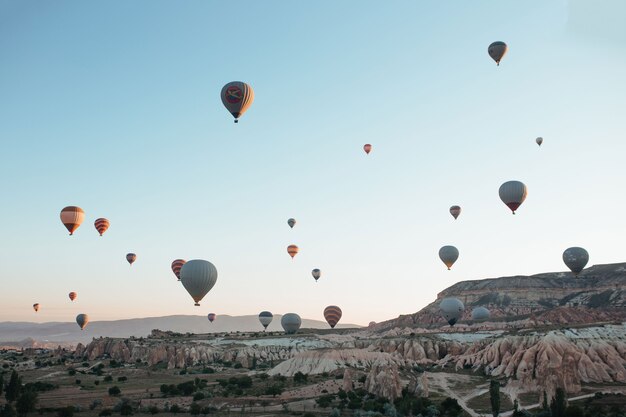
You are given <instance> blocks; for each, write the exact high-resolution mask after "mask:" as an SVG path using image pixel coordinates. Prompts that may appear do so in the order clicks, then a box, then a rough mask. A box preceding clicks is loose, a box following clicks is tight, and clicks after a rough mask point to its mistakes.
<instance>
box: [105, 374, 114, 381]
mask: <svg viewBox="0 0 626 417" xmlns="http://www.w3.org/2000/svg"><path fill="white" fill-rule="evenodd" d="M112 381H113V377H112V376H111V375H107V376H105V377H104V382H112Z"/></svg>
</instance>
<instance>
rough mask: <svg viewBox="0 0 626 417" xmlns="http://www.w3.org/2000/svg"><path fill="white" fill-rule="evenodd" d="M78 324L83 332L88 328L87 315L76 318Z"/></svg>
mask: <svg viewBox="0 0 626 417" xmlns="http://www.w3.org/2000/svg"><path fill="white" fill-rule="evenodd" d="M76 323H77V324H78V326H79V327H80V329H81V330H84V329H85V327H87V323H89V316H88V315H86V314H79V315H78V316H76Z"/></svg>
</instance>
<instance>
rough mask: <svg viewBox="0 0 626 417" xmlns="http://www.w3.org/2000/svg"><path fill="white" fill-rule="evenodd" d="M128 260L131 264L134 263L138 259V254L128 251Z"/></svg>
mask: <svg viewBox="0 0 626 417" xmlns="http://www.w3.org/2000/svg"><path fill="white" fill-rule="evenodd" d="M126 260H127V261H128V263H129V264H131V265H132V264H133V262H135V261H136V260H137V255H135V254H134V253H127V254H126Z"/></svg>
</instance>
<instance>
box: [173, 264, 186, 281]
mask: <svg viewBox="0 0 626 417" xmlns="http://www.w3.org/2000/svg"><path fill="white" fill-rule="evenodd" d="M186 262H187V261H185V260H184V259H175V260H174V261H173V262H172V272H173V273H174V275H176V278H178V280H179V281H180V269H181V268H182V267H183V265H185V263H186Z"/></svg>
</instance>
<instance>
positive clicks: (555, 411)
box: [550, 388, 567, 417]
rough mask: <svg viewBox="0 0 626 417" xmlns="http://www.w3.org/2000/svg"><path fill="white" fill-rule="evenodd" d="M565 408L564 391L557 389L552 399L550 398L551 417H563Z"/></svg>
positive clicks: (565, 398)
mask: <svg viewBox="0 0 626 417" xmlns="http://www.w3.org/2000/svg"><path fill="white" fill-rule="evenodd" d="M566 408H567V397H566V396H565V390H563V388H557V389H556V392H555V393H554V397H552V402H551V403H550V411H551V412H552V417H563V416H565V409H566Z"/></svg>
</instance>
